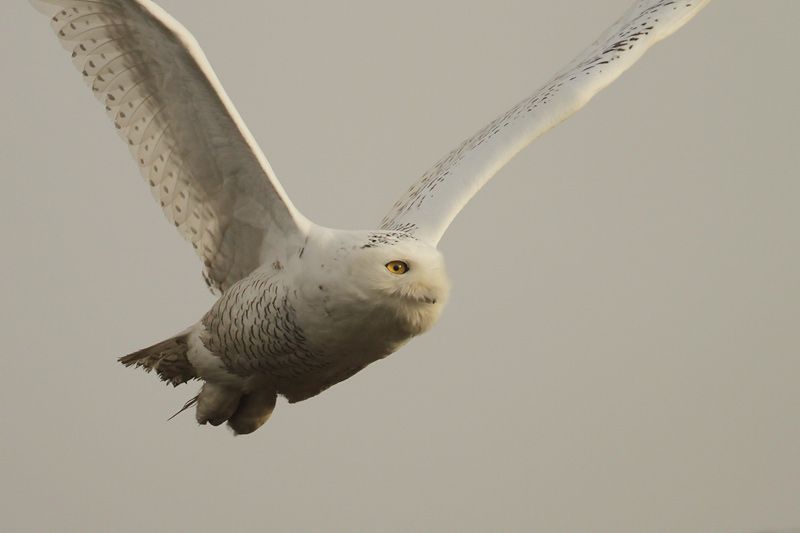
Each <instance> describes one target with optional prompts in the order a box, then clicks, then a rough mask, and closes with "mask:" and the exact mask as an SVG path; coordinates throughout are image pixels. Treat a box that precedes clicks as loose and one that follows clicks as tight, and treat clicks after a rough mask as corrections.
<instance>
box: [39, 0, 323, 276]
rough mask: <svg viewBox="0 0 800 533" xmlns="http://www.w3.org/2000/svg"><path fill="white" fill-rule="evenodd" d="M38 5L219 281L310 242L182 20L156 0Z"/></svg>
mask: <svg viewBox="0 0 800 533" xmlns="http://www.w3.org/2000/svg"><path fill="white" fill-rule="evenodd" d="M31 3H32V4H33V5H34V6H35V7H36V8H37V9H39V10H40V11H42V12H44V13H45V14H47V15H49V16H50V17H51V25H52V27H53V29H54V30H55V32H56V35H57V36H58V38H59V40H60V41H61V43H62V45H63V46H64V47H65V48H66V49H67V50H69V51H70V52H72V58H73V62H74V63H75V65H76V67H77V68H78V70H79V71H80V72H81V73H82V74H83V77H84V80H85V81H86V82H87V83H88V85H89V86H90V87H91V89H92V91H93V92H94V95H95V96H96V97H97V98H98V99H99V100H100V101H101V102H103V103H104V104H105V106H106V110H107V112H108V114H109V116H110V118H111V119H112V120H113V122H114V125H115V126H116V128H117V130H118V131H119V133H120V135H121V136H122V138H123V139H124V140H125V142H127V143H128V145H129V148H130V151H131V154H132V155H133V157H134V159H135V160H136V162H137V163H138V165H139V169H140V170H141V172H142V174H143V175H144V177H145V179H146V180H147V182H148V183H149V185H150V189H151V191H152V193H153V196H154V197H155V199H156V200H157V201H158V202H159V203H160V204H161V207H162V209H163V210H164V213H165V214H166V216H167V218H169V220H170V221H171V222H173V223H174V224H175V226H176V227H177V228H178V231H179V232H180V233H181V235H182V236H183V237H184V238H185V239H186V240H188V241H190V242H191V243H192V245H193V246H194V248H195V250H196V252H197V254H198V255H199V256H200V258H201V260H202V261H203V264H204V265H205V270H204V274H205V276H206V280H207V282H208V284H209V286H210V287H211V288H212V289H217V290H225V289H226V288H227V287H229V286H230V285H231V284H233V283H235V282H236V281H237V280H239V279H241V278H243V277H244V276H246V275H247V274H248V273H249V272H251V271H252V270H253V269H255V268H256V267H257V266H259V264H261V263H262V262H263V260H264V258H265V257H266V256H267V255H268V254H269V255H270V256H272V255H276V254H277V256H278V257H279V256H280V255H281V254H282V250H285V249H287V247H288V246H290V245H293V243H295V242H301V243H302V241H303V239H304V237H305V234H306V232H307V230H308V226H309V224H310V223H309V222H308V220H307V219H305V217H303V216H302V214H300V213H299V212H298V211H297V210H296V209H295V208H294V206H293V205H292V203H291V201H290V200H289V198H288V197H287V195H286V193H285V192H284V190H283V188H282V187H281V185H280V183H278V180H277V179H276V178H275V175H274V173H273V171H272V169H271V168H270V166H269V163H268V162H267V159H266V158H265V157H264V154H263V153H262V152H261V150H260V149H259V147H258V145H257V144H256V142H255V140H254V139H253V136H252V135H251V134H250V132H249V131H248V129H247V127H246V126H245V124H244V122H243V121H242V119H241V117H240V116H239V114H238V113H237V112H236V109H235V108H234V106H233V104H232V103H231V101H230V99H229V98H228V96H227V95H226V94H225V90H224V89H223V88H222V85H221V84H220V82H219V80H218V79H217V76H216V75H215V74H214V71H213V70H212V68H211V65H209V63H208V61H207V60H206V57H205V55H204V54H203V51H202V50H201V49H200V47H199V45H198V44H197V41H196V40H195V39H194V38H193V37H192V35H191V34H190V33H189V32H188V31H187V30H186V29H185V28H184V27H183V26H182V25H181V24H180V23H179V22H177V21H176V20H175V19H173V18H172V17H171V16H170V15H169V14H167V13H166V12H165V11H164V10H163V9H161V8H160V7H159V6H157V5H156V4H154V3H153V2H151V1H150V0H31ZM72 126H73V128H74V130H75V131H76V132H78V131H80V129H81V127H82V125H81V124H73V125H72ZM86 150H87V152H89V151H90V150H91V147H90V146H87V147H86Z"/></svg>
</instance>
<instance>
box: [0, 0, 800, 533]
mask: <svg viewBox="0 0 800 533" xmlns="http://www.w3.org/2000/svg"><path fill="white" fill-rule="evenodd" d="M160 3H161V5H162V6H163V7H165V8H166V9H167V10H168V11H170V12H171V13H172V14H173V15H174V16H175V17H176V18H178V19H179V20H180V21H181V22H183V23H184V24H185V25H186V26H187V27H188V28H189V29H190V30H191V31H192V32H193V33H194V35H195V36H196V37H197V39H198V40H199V41H200V43H201V44H202V46H203V48H204V50H205V52H206V54H207V55H208V57H209V59H210V60H211V62H212V64H213V66H214V67H215V69H216V71H217V73H218V75H219V77H220V78H221V80H222V82H223V84H224V85H225V88H226V89H227V91H228V93H229V95H230V96H231V98H232V99H233V101H234V102H235V103H236V105H237V107H238V109H239V111H240V113H241V114H242V116H243V117H244V119H245V121H246V122H247V124H248V125H249V127H250V129H251V130H252V131H253V133H254V135H255V137H256V139H257V140H258V141H259V143H260V144H261V146H262V148H263V149H264V151H265V153H266V154H267V156H268V157H269V159H270V161H271V163H272V166H273V168H274V169H275V171H276V172H277V174H278V176H279V177H280V179H281V181H282V183H283V185H284V187H285V188H286V190H287V191H288V193H289V194H290V196H291V197H292V199H293V200H294V203H295V204H296V205H297V206H298V207H299V208H300V209H301V210H302V211H303V212H304V213H306V214H307V215H308V216H309V217H310V218H311V219H313V220H314V221H316V222H318V223H320V224H324V225H328V226H333V227H340V228H369V227H374V226H375V225H376V224H377V222H378V221H379V220H380V218H381V217H382V215H383V214H384V213H385V212H386V211H387V210H388V208H389V207H390V206H391V204H392V203H393V202H394V200H395V199H396V198H397V197H398V196H399V195H400V194H401V193H402V192H403V191H404V190H405V189H406V188H407V187H408V186H409V184H410V183H411V182H412V181H413V180H415V179H416V178H417V177H418V176H419V175H420V174H421V173H423V172H424V171H425V170H426V169H427V168H428V167H429V166H430V165H431V164H432V163H434V162H435V161H436V160H437V159H438V158H439V157H440V156H442V155H443V154H444V153H446V152H447V151H448V150H449V149H450V148H452V147H454V146H455V145H456V144H457V143H458V142H459V141H460V140H462V139H463V138H465V137H467V136H469V135H471V134H472V133H473V132H474V131H475V130H477V129H479V128H480V127H482V126H483V125H484V124H485V123H487V122H488V121H489V120H490V119H492V118H494V116H495V115H498V114H500V113H501V112H503V111H504V110H505V109H506V108H507V107H509V106H510V105H511V104H513V103H515V102H516V101H518V100H520V99H521V98H522V97H524V96H526V95H527V94H528V93H530V92H532V91H533V89H535V88H536V87H537V86H539V85H540V84H542V83H544V82H545V81H546V80H547V78H548V77H549V76H550V75H551V74H552V73H553V72H555V71H556V70H558V69H560V68H561V67H562V66H563V65H564V64H565V63H566V62H567V61H569V60H570V59H571V58H572V57H573V56H574V55H576V54H577V53H578V52H579V51H580V50H581V49H582V48H583V47H584V46H585V45H587V44H589V42H591V41H592V40H593V39H594V38H595V37H596V36H597V35H598V34H600V33H601V31H602V30H603V29H604V28H606V27H607V26H608V25H609V24H610V23H612V22H613V21H614V20H615V19H616V17H617V16H619V15H620V14H621V13H622V11H623V10H624V9H625V8H626V7H627V6H628V4H629V0H602V1H599V0H591V1H589V0H582V1H579V2H578V1H575V2H562V1H555V0H552V1H543V0H539V1H527V2H520V1H512V0H497V1H494V2H463V1H457V0H437V1H436V2H430V1H429V0H406V1H405V2H402V3H397V2H386V1H378V2H376V1H374V0H371V1H368V0H347V1H345V2H327V1H310V2H276V1H260V2H256V1H237V2H208V1H194V2H189V1H187V0H162V1H161V2H160ZM231 6H235V8H231ZM798 20H800V2H796V1H790V0H784V1H778V0H770V1H762V2H752V1H745V0H724V1H722V0H718V1H716V2H712V3H711V5H710V6H709V7H708V8H706V9H705V10H704V11H703V12H702V13H701V14H700V15H699V16H698V17H697V18H695V19H694V20H693V21H691V22H690V23H689V25H688V26H686V27H685V28H684V29H682V30H680V31H679V32H678V33H676V34H675V35H673V36H672V37H671V38H669V39H668V40H666V41H664V42H662V43H661V44H659V45H657V46H656V47H655V48H653V49H652V50H651V51H650V52H648V54H647V55H646V56H645V57H644V58H643V60H642V61H641V62H639V63H638V64H637V65H635V66H634V68H633V69H632V70H631V71H629V72H628V73H626V74H625V75H623V77H622V78H621V79H620V80H618V81H617V82H616V83H615V84H613V85H612V86H611V87H609V88H608V89H607V90H606V91H604V92H603V93H601V94H600V95H599V96H598V97H597V98H596V99H595V100H594V101H593V102H592V103H591V104H590V105H589V106H588V107H587V108H586V109H584V110H583V111H581V112H580V113H578V114H577V115H576V116H574V117H573V118H572V119H570V120H569V121H568V122H567V123H565V124H563V125H561V126H560V127H558V128H557V129H556V130H554V131H552V132H550V133H549V134H547V135H546V136H545V137H543V138H542V139H540V140H539V141H537V142H536V143H535V144H534V145H532V146H531V147H530V148H529V149H527V150H526V151H524V152H523V153H522V154H521V155H520V156H519V157H518V158H517V159H515V160H514V161H513V162H512V163H511V164H509V165H508V166H507V167H506V168H505V169H503V171H502V172H501V173H500V174H499V175H498V176H497V178H496V179H495V180H494V181H492V182H491V183H490V184H489V186H487V187H486V188H485V189H484V190H483V191H482V192H481V193H480V194H479V195H478V196H477V197H476V198H475V200H474V201H473V202H472V203H471V204H470V205H469V206H468V207H467V208H466V209H465V210H464V211H463V212H462V214H461V216H459V217H458V218H457V219H456V221H455V223H454V224H453V226H451V228H450V230H449V232H448V233H447V235H446V236H445V238H444V240H443V241H442V243H441V248H442V250H443V251H444V253H445V254H446V257H447V260H448V267H449V271H450V274H451V276H452V278H453V285H454V287H453V292H452V299H451V301H450V303H449V307H448V309H446V311H445V313H444V315H443V318H442V320H441V322H440V323H439V325H438V326H437V327H436V328H435V329H433V330H432V331H431V332H430V333H428V334H426V335H424V336H423V337H421V338H419V339H416V340H414V341H413V342H412V343H411V344H410V345H408V346H407V347H406V348H404V349H403V350H401V351H400V352H399V353H397V354H395V355H393V356H391V357H389V358H388V359H386V360H384V361H381V362H379V363H376V364H374V365H372V366H370V367H369V368H368V369H366V370H365V371H363V372H361V373H360V374H358V375H357V376H355V377H353V378H352V379H350V380H348V381H346V382H344V383H342V384H339V385H337V386H336V387H334V388H332V389H331V390H329V391H327V392H325V393H324V394H322V395H321V396H319V397H317V398H314V399H312V400H309V401H307V402H303V403H301V404H297V405H292V406H288V405H286V404H285V402H283V401H281V402H280V403H279V405H278V408H277V409H276V412H275V414H274V416H273V418H272V419H271V420H270V422H269V423H268V424H267V425H266V426H265V427H264V428H262V429H261V430H259V431H258V432H256V433H255V434H253V435H251V436H249V437H238V438H234V437H233V436H232V435H231V434H230V433H229V432H228V431H227V430H226V429H224V428H217V429H214V428H208V427H198V426H197V425H196V424H195V422H194V420H193V417H192V415H191V414H187V415H182V416H180V417H178V418H176V419H175V420H173V421H171V422H166V418H167V417H168V416H169V415H171V414H172V413H173V412H174V411H175V410H176V409H177V408H179V407H180V406H181V405H182V404H183V402H184V401H186V400H187V399H188V398H190V397H191V396H193V395H194V394H195V389H196V388H197V385H196V384H190V385H188V386H183V387H181V388H179V389H177V390H173V389H171V388H168V387H166V386H164V385H163V384H161V383H160V382H158V380H157V379H155V378H154V377H153V376H150V375H146V374H144V373H142V372H139V371H133V370H128V369H124V368H123V367H122V366H120V365H119V364H117V363H116V361H115V359H116V357H118V356H120V355H124V354H126V353H128V352H131V351H133V350H135V349H138V348H141V347H143V346H146V345H149V344H151V343H153V342H156V341H159V340H161V339H163V338H166V337H167V336H170V335H172V334H173V333H175V332H177V331H179V330H181V329H182V328H184V327H185V326H186V325H188V324H190V323H192V322H194V321H195V320H197V319H198V318H199V317H200V316H201V315H202V314H203V313H204V312H205V311H206V309H207V308H208V307H209V306H210V305H211V304H212V302H213V297H212V296H211V295H210V294H209V293H208V292H207V291H206V289H205V286H204V284H203V282H202V279H201V276H200V264H199V262H198V261H197V259H196V258H195V256H194V254H193V253H192V251H191V247H190V246H188V245H186V244H185V243H184V242H183V241H182V240H181V239H180V237H179V236H178V234H177V232H175V231H173V230H171V228H170V226H169V225H168V224H167V223H166V222H165V220H164V219H163V217H162V216H161V213H160V210H159V208H158V206H157V205H156V204H155V202H153V201H152V199H151V198H150V193H149V191H148V190H147V187H146V186H145V185H144V183H143V182H142V180H141V178H140V177H139V175H138V171H137V168H136V165H135V164H134V163H133V162H132V161H131V160H130V158H129V157H128V154H127V150H126V147H125V146H124V144H123V143H121V142H120V141H119V139H118V138H117V136H116V135H115V133H114V129H113V126H111V125H110V123H109V122H108V121H107V119H106V117H105V115H104V113H103V110H102V108H101V106H100V105H99V104H98V103H97V102H95V101H94V99H93V98H92V96H91V95H90V92H89V91H88V90H87V89H86V88H85V87H84V86H83V84H82V82H81V80H80V76H79V75H78V74H77V73H76V72H75V71H74V69H73V67H72V65H71V63H70V61H69V57H68V54H66V53H65V52H63V51H62V50H61V48H60V46H59V45H58V43H57V41H56V39H55V37H54V36H53V35H52V34H51V32H50V28H49V27H48V24H47V20H46V19H44V18H43V17H41V15H39V14H38V13H37V12H35V11H34V10H33V9H31V8H30V7H29V6H28V5H27V3H26V2H22V1H14V2H6V3H5V5H4V7H3V11H2V16H0V25H1V26H2V27H1V28H0V29H1V30H2V31H0V50H1V52H0V58H1V59H0V65H1V66H2V69H3V72H4V76H3V83H2V84H0V150H2V154H0V155H1V156H2V157H1V158H0V164H1V165H2V166H1V167H0V172H2V176H3V180H4V181H3V183H4V185H5V193H4V194H2V195H0V242H2V243H3V247H4V251H3V252H2V261H0V294H2V299H3V305H2V306H0V313H2V315H0V338H2V340H3V350H2V352H3V353H2V356H0V419H2V429H1V430H0V432H1V433H0V529H2V530H3V531H15V532H24V531H48V530H49V531H63V532H72V531H75V532H78V531H115V532H140V531H149V532H160V531H164V532H167V531H178V530H191V531H195V532H216V531H266V530H269V531H397V532H400V531H475V532H478V531H491V530H494V531H500V530H502V531H519V532H523V531H593V532H615V533H618V532H650V531H653V532H656V531H664V532H667V531H669V532H687V533H688V532H697V533H701V532H702V533H708V532H737V533H738V532H747V531H756V530H765V529H768V528H786V527H790V526H798V525H800V504H798V501H800V499H798V495H800V455H799V454H798V451H800V386H798V376H800V357H798V356H799V355H800V328H798V316H800V274H799V273H800V210H798V205H800V181H799V180H798V170H797V169H798V166H800V165H799V164H800V150H798V139H799V138H800V135H799V134H800V131H799V129H800V127H799V126H798V124H800V104H798V93H800V76H799V75H798V59H797V57H798V56H797V54H798V51H800V33H798V31H797V22H798Z"/></svg>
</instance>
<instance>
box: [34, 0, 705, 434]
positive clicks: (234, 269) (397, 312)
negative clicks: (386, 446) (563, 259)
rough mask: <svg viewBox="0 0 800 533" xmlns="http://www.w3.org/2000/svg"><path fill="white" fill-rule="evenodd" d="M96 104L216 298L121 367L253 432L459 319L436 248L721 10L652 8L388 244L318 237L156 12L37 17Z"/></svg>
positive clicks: (420, 205)
mask: <svg viewBox="0 0 800 533" xmlns="http://www.w3.org/2000/svg"><path fill="white" fill-rule="evenodd" d="M31 1H32V3H33V4H34V5H35V6H36V7H37V8H38V9H39V10H40V11H43V12H44V13H46V14H47V15H49V16H50V17H51V25H52V27H53V29H54V30H55V32H56V34H57V36H58V38H59V40H60V41H61V43H62V44H63V45H64V46H65V47H66V48H67V49H68V50H69V51H70V52H71V53H72V59H73V62H74V63H75V65H76V66H77V68H78V70H79V71H80V72H81V74H82V75H83V78H84V80H85V81H86V82H87V83H88V85H89V86H90V87H91V89H92V91H93V92H94V94H95V96H96V97H97V98H98V99H100V100H101V101H102V102H103V103H104V105H105V107H106V111H107V112H108V114H109V116H110V117H111V119H112V121H113V123H114V126H115V127H116V129H117V130H118V132H119V134H120V135H121V136H122V138H123V139H124V140H125V141H126V142H127V143H128V145H129V148H130V151H131V153H132V155H133V157H134V159H135V160H136V162H137V164H138V165H139V168H140V170H141V172H142V174H143V176H144V178H145V180H146V181H147V183H148V184H149V185H150V189H151V191H152V193H153V196H154V197H155V199H156V200H157V201H158V202H159V203H160V204H161V207H162V208H163V210H164V213H165V214H166V216H167V218H168V219H169V220H170V221H171V222H172V223H173V224H174V225H175V227H176V228H177V229H178V231H179V232H180V233H181V235H182V236H183V237H184V238H185V239H186V240H188V241H189V242H191V244H192V246H193V247H194V249H195V250H196V252H197V255H198V256H200V259H201V260H202V262H203V265H204V277H205V279H206V282H207V284H208V285H209V286H210V287H211V289H212V290H213V291H215V292H217V293H218V294H219V295H220V296H219V299H218V300H217V301H216V303H214V305H213V306H212V307H211V309H210V310H209V311H208V312H207V313H206V314H205V315H204V316H203V318H202V319H201V320H200V321H199V322H197V323H196V324H194V325H192V326H190V327H188V328H186V329H184V330H183V331H181V332H180V333H178V334H177V335H175V336H174V337H172V338H170V339H167V340H165V341H163V342H160V343H158V344H155V345H154V346H151V347H149V348H145V349H143V350H140V351H138V352H136V353H132V354H130V355H128V356H125V357H122V358H121V359H120V361H121V362H122V363H123V364H125V365H126V366H139V367H142V368H144V369H146V370H148V371H149V370H154V371H155V372H157V373H158V375H159V376H160V377H161V378H162V379H163V380H165V381H168V382H170V383H172V384H173V385H179V384H182V383H185V382H187V381H190V380H192V379H198V380H201V381H202V382H203V385H202V387H201V389H200V391H199V394H197V396H195V397H194V398H193V399H192V400H190V401H189V402H187V404H186V405H185V406H184V408H188V407H192V406H194V407H195V411H196V418H197V421H198V422H199V423H200V424H206V423H207V424H211V425H214V426H217V425H220V424H222V423H224V422H226V421H227V422H228V424H229V425H230V427H231V428H232V429H233V431H234V432H235V433H236V434H244V433H251V432H253V431H255V430H256V429H258V428H259V427H260V426H261V425H262V424H264V423H265V422H266V421H267V419H268V418H269V417H270V415H271V413H272V410H273V408H274V407H275V402H276V399H277V396H278V395H279V394H280V395H282V396H284V397H286V398H287V399H288V401H289V402H299V401H301V400H305V399H307V398H311V397H312V396H315V395H317V394H319V393H320V392H322V391H323V390H325V389H327V388H328V387H330V386H332V385H334V384H336V383H338V382H340V381H343V380H345V379H347V378H349V377H350V376H352V375H353V374H355V373H356V372H358V371H360V370H361V369H363V368H364V367H366V366H367V365H369V364H370V363H372V362H374V361H377V360H378V359H381V358H384V357H386V356H387V355H389V354H391V353H393V352H395V351H396V350H397V349H398V348H400V347H401V346H402V345H403V344H405V343H406V342H408V341H409V340H410V339H411V338H412V337H414V336H416V335H419V334H421V333H423V332H425V331H427V330H428V329H429V328H430V327H431V326H433V325H434V324H435V323H436V321H437V319H438V318H439V316H440V314H441V312H442V309H443V308H444V306H445V303H446V302H447V296H448V291H449V282H448V276H447V272H446V270H445V264H444V260H443V258H442V255H441V253H440V252H439V251H438V250H437V244H438V242H439V240H440V239H441V237H442V235H443V233H444V232H445V230H446V229H447V227H448V226H449V225H450V223H451V222H452V220H453V218H454V217H455V216H456V215H457V214H458V212H459V211H460V210H461V209H462V208H463V207H464V205H465V204H466V203H467V202H468V201H469V200H470V198H471V197H472V196H473V195H474V194H475V193H476V192H478V190H479V189H480V188H481V187H482V186H483V185H484V184H486V182H487V181H488V180H489V179H491V178H492V176H494V175H495V174H496V173H497V171H498V170H499V169H500V168H501V167H502V166H503V165H505V164H506V163H507V162H508V161H509V160H510V159H511V158H512V157H513V156H514V155H515V154H517V153H518V152H519V151H520V150H522V148H524V147H525V146H526V145H528V144H529V143H530V142H531V141H533V140H534V139H535V138H536V137H538V136H539V135H541V134H542V133H544V132H545V131H547V130H548V129H550V128H552V127H553V126H555V125H556V124H558V123H559V122H561V121H562V120H564V119H566V118H567V117H568V116H570V115H571V114H572V113H574V112H575V111H577V110H578V109H580V108H581V107H583V106H584V105H585V104H586V103H587V102H588V101H589V100H590V99H591V98H592V96H594V95H595V94H596V93H597V92H599V91H600V90H601V89H603V88H604V87H605V86H606V85H608V84H609V83H611V82H612V81H614V80H615V79H616V78H617V77H618V76H619V75H620V74H622V72H624V71H625V70H626V69H627V68H628V67H630V66H631V65H632V64H633V63H634V62H635V61H636V60H638V59H639V58H640V57H641V56H642V55H643V54H644V53H645V51H646V50H647V49H648V48H649V47H650V46H652V45H653V44H655V43H656V42H657V41H659V40H660V39H663V38H664V37H666V36H668V35H669V34H671V33H672V32H674V31H675V30H677V29H678V28H679V27H681V26H682V25H683V24H684V23H686V22H687V21H688V20H689V19H691V18H692V17H693V16H694V15H696V14H697V13H698V12H699V11H700V10H701V9H702V8H703V7H704V6H705V5H706V4H707V3H708V0H683V1H681V2H675V1H672V0H639V1H637V2H635V3H634V5H633V6H632V7H630V8H629V9H628V10H627V11H626V12H625V13H624V14H623V15H622V17H621V18H620V19H619V20H618V21H617V22H616V23H615V24H614V25H613V26H612V27H611V28H609V29H608V30H606V32H605V33H603V34H602V35H601V36H600V38H598V39H597V40H596V41H595V42H594V43H593V44H592V45H591V46H589V47H588V48H587V49H586V50H585V51H584V52H583V53H581V54H580V55H579V56H578V57H577V58H576V59H575V60H574V61H573V62H572V63H570V64H569V65H568V66H567V67H566V68H564V69H563V70H562V71H561V72H559V73H558V74H556V75H555V76H554V77H553V78H552V79H551V80H550V81H548V82H547V83H546V84H545V85H544V86H543V87H542V88H541V89H539V90H538V91H536V92H535V93H534V94H533V95H531V96H530V97H528V98H526V99H524V100H522V101H521V102H519V103H518V104H517V105H515V106H513V107H512V108H511V109H509V110H508V111H507V112H506V113H504V114H503V115H501V116H500V117H498V118H497V119H496V120H494V121H493V122H491V123H490V124H489V125H487V126H486V127H484V128H483V129H481V130H480V131H478V132H477V133H476V134H475V135H473V136H472V137H470V138H469V139H467V140H466V141H464V142H463V143H461V144H460V145H459V146H458V147H457V148H455V149H454V150H453V151H451V152H450V153H448V154H447V155H446V156H445V157H444V158H442V159H441V160H440V161H439V162H438V163H436V165H435V166H434V167H433V168H432V169H430V170H429V171H428V172H427V173H426V174H425V175H423V176H422V178H421V179H419V181H417V182H416V183H415V184H414V185H413V186H412V187H411V188H410V189H409V190H408V192H407V193H406V194H405V195H404V196H403V197H402V198H401V199H400V200H399V201H398V202H397V203H396V204H395V205H394V207H392V209H391V210H390V211H389V213H388V214H387V215H386V217H385V218H384V219H383V221H382V222H381V224H380V227H379V228H377V229H373V230H366V231H343V230H336V229H330V228H326V227H322V226H319V225H316V224H314V223H313V222H311V221H310V220H309V219H308V218H306V217H305V216H303V215H302V214H301V213H300V212H299V211H298V210H297V209H296V208H295V207H294V206H293V205H292V202H291V201H290V200H289V198H288V197H287V195H286V193H285V191H284V190H283V188H282V187H281V185H280V183H279V182H278V180H277V178H276V177H275V174H274V173H273V171H272V169H271V168H270V165H269V163H268V162H267V159H266V158H265V156H264V155H263V153H262V152H261V150H260V149H259V147H258V145H257V144H256V142H255V140H254V139H253V136H252V135H251V134H250V132H249V130H248V129H247V127H246V126H245V124H244V122H243V121H242V119H241V117H240V116H239V114H238V113H237V112H236V110H235V108H234V106H233V104H232V103H231V101H230V100H229V98H228V96H227V95H226V94H225V91H224V90H223V88H222V85H221V84H220V82H219V80H218V79H217V77H216V75H215V74H214V71H213V70H212V69H211V66H210V65H209V63H208V61H207V60H206V58H205V56H204V55H203V52H202V51H201V49H200V47H199V46H198V44H197V42H196V41H195V39H194V38H193V37H192V36H191V34H190V33H189V32H188V31H187V30H186V29H185V28H184V27H183V26H181V25H180V24H179V23H178V22H177V21H176V20H175V19H173V18H172V17H171V16H170V15H168V14H167V13H166V12H165V11H164V10H163V9H161V8H160V7H159V6H158V5H156V4H155V3H153V2H152V1H150V0H31Z"/></svg>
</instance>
